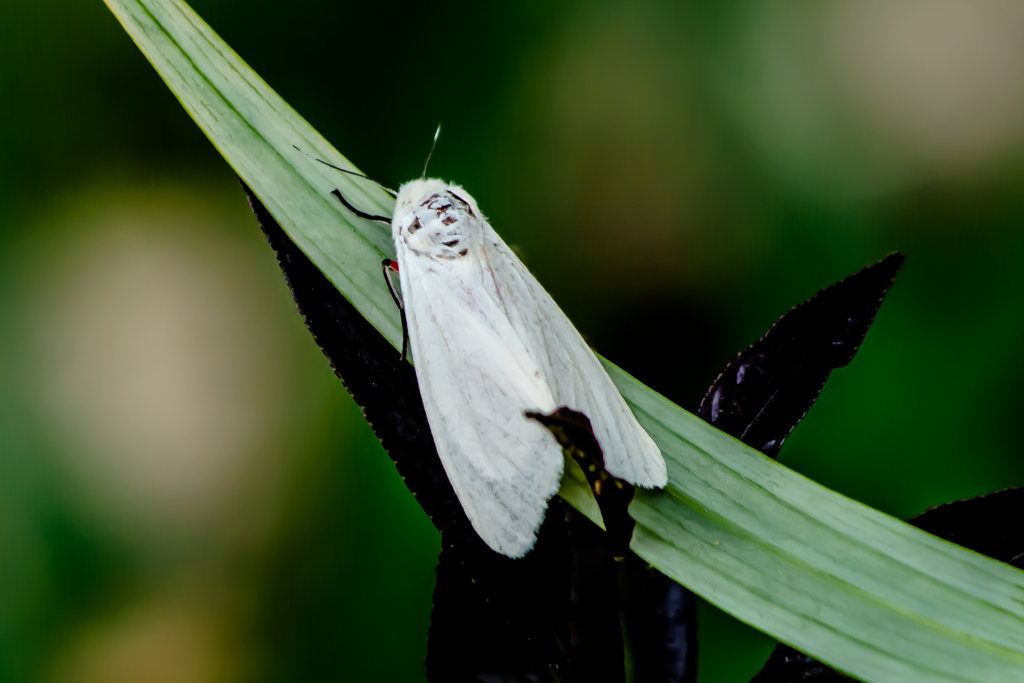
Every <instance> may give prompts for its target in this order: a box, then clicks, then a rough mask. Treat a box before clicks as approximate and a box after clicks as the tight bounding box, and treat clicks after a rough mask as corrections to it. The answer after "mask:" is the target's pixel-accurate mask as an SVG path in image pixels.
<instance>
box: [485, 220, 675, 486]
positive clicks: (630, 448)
mask: <svg viewBox="0 0 1024 683" xmlns="http://www.w3.org/2000/svg"><path fill="white" fill-rule="evenodd" d="M484 231H485V232H484V245H483V246H484V255H485V256H484V258H485V261H486V266H487V269H488V270H489V272H490V275H491V280H492V286H493V288H494V290H495V291H496V293H497V299H498V300H499V301H500V302H502V305H503V307H504V312H505V317H506V318H507V319H508V320H509V322H510V323H511V325H512V327H513V328H514V329H515V331H516V335H517V336H518V337H519V338H520V339H521V340H522V341H523V343H524V344H525V345H526V347H527V349H528V350H529V352H530V354H531V356H532V357H533V358H535V359H537V363H538V365H539V366H540V370H541V374H542V376H543V377H544V378H545V380H546V381H547V384H548V386H549V387H551V391H552V394H553V395H554V399H555V402H556V403H557V404H558V405H565V406H568V407H570V408H572V409H574V410H578V411H580V412H582V413H584V414H586V415H587V417H589V418H590V422H591V426H592V427H593V429H594V436H595V437H597V442H598V444H600V446H601V450H602V451H603V452H604V459H605V466H606V467H607V469H608V471H609V472H610V473H611V474H613V475H615V476H617V477H620V478H622V479H625V480H626V481H628V482H630V483H632V484H636V485H638V486H643V487H647V488H661V487H663V486H665V484H666V483H668V473H667V470H666V468H665V459H664V458H663V457H662V455H661V450H660V449H659V448H658V446H657V444H655V443H654V440H653V439H651V437H650V436H649V435H648V434H647V432H646V431H645V430H644V428H643V427H641V426H640V423H639V422H637V419H636V417H635V416H634V415H633V412H632V411H631V410H630V409H629V406H627V405H626V401H625V400H624V399H623V398H622V395H621V394H619V391H618V389H617V388H616V387H615V385H614V384H613V383H612V380H611V378H610V377H609V376H608V373H607V372H606V371H605V369H604V367H603V366H602V365H601V362H600V361H599V360H598V359H597V356H596V355H595V354H594V352H593V351H592V350H591V348H590V347H589V346H588V345H587V343H586V342H585V341H584V340H583V337H582V336H580V333H579V332H578V331H577V330H576V328H575V327H574V326H573V324H572V323H571V322H570V321H569V319H568V318H567V317H566V315H565V313H563V312H562V309H560V308H559V307H558V304H556V303H555V301H554V299H552V298H551V295H549V294H548V293H547V292H546V291H545V290H544V288H543V287H542V286H541V285H540V283H539V282H537V279H536V278H535V277H534V276H533V275H532V274H531V273H530V271H529V270H527V269H526V266H524V265H523V263H522V261H520V260H519V258H518V257H517V256H516V255H515V254H514V253H513V252H512V250H511V249H509V247H508V246H507V245H506V244H505V242H504V241H503V240H502V239H501V237H499V236H498V234H497V233H496V232H494V230H493V229H492V228H491V227H490V225H487V224H486V223H485V224H484Z"/></svg>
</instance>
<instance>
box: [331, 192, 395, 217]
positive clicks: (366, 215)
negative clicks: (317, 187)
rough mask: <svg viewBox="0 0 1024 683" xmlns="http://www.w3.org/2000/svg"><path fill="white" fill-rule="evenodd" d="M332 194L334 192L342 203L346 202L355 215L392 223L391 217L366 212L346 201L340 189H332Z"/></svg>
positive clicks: (347, 207) (346, 205) (346, 206)
mask: <svg viewBox="0 0 1024 683" xmlns="http://www.w3.org/2000/svg"><path fill="white" fill-rule="evenodd" d="M331 194H333V195H334V196H335V197H337V198H338V201H340V202H341V203H342V204H344V205H345V208H346V209H348V210H349V211H351V212H352V213H354V214H355V215H357V216H359V217H360V218H365V219H366V220H368V221H380V222H381V223H387V224H388V225H390V224H391V219H390V218H388V217H387V216H374V215H373V214H371V213H366V212H365V211H360V210H359V209H357V208H356V207H354V206H352V205H351V204H349V203H348V202H346V201H345V198H344V197H342V196H341V191H340V190H331Z"/></svg>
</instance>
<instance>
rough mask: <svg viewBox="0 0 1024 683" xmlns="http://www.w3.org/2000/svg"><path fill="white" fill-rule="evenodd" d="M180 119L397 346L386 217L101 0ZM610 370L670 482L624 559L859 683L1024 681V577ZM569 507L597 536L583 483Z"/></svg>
mask: <svg viewBox="0 0 1024 683" xmlns="http://www.w3.org/2000/svg"><path fill="white" fill-rule="evenodd" d="M106 2H107V5H108V6H109V7H110V9H111V10H112V11H113V12H114V14H115V15H116V16H117V18H118V19H119V20H120V21H121V23H122V25H123V26H124V27H125V29H126V31H127V32H128V33H129V35H130V36H131V37H132V39H133V40H134V41H135V43H136V44H137V45H138V46H139V48H140V50H142V52H143V53H144V54H145V55H146V57H147V58H148V59H149V60H150V62H151V63H152V64H153V66H154V67H155V68H156V70H157V72H158V73H159V74H160V76H161V78H163V80H164V81H165V83H167V85H168V87H169V88H170V89H171V90H172V92H174V94H175V96H176V97H177V98H178V99H179V101H180V102H181V103H182V105H183V106H184V107H185V109H186V111H187V112H188V113H189V115H190V116H191V117H192V118H193V119H194V120H195V121H196V123H197V124H198V125H199V126H200V128H201V129H202V130H203V132H204V133H205V134H206V135H207V137H209V138H210V140H211V141H212V142H213V143H214V145H215V146H216V147H217V149H218V151H220V153H221V154H222V155H223V156H224V158H225V159H226V160H227V161H228V163H229V164H230V165H231V166H232V168H233V169H234V170H235V171H236V172H237V173H238V175H239V176H241V177H242V178H243V179H244V180H245V182H246V183H247V184H248V185H249V186H250V187H251V188H252V189H253V191H254V192H255V193H256V195H257V196H258V197H259V198H260V199H261V201H262V202H263V203H264V204H265V205H266V206H267V208H268V209H269V210H270V212H271V213H272V214H273V215H274V217H275V218H276V219H277V220H278V222H279V223H280V224H281V226H282V227H283V228H284V230H285V231H286V232H287V233H288V235H289V237H290V238H291V239H292V240H293V241H295V243H296V244H297V245H298V246H299V247H300V248H301V249H302V250H303V251H304V252H305V253H306V254H307V255H308V256H309V257H310V258H311V260H312V261H313V262H314V263H315V264H316V265H317V267H318V268H320V269H321V270H322V271H323V273H324V274H325V275H326V276H327V277H328V278H329V279H330V280H331V282H333V283H334V284H335V286H337V287H338V289H339V291H341V292H342V294H343V295H344V296H345V297H346V298H348V299H349V301H351V302H352V303H353V304H354V305H355V306H356V308H357V309H358V310H359V311H360V312H361V313H362V314H363V315H364V316H365V317H366V318H367V319H368V320H369V321H370V322H371V323H372V324H373V325H374V327H376V328H377V329H378V330H379V331H380V332H381V333H382V334H384V335H385V337H386V338H387V339H388V340H389V341H391V343H392V344H394V345H396V346H398V345H399V344H400V343H401V326H400V322H399V317H398V312H397V310H396V309H395V307H394V305H393V303H392V301H391V298H390V295H389V294H388V292H387V289H386V287H385V285H384V282H383V279H382V278H381V275H380V269H379V268H380V260H381V258H383V257H385V256H386V257H392V256H393V254H394V252H393V248H392V245H391V242H390V237H389V234H388V230H387V229H386V228H384V227H381V226H379V225H377V224H375V223H372V222H368V221H363V220H360V219H358V218H355V217H353V216H351V215H350V214H349V213H348V212H347V211H346V210H345V209H344V208H343V207H341V206H340V204H339V203H338V202H337V200H335V199H334V198H333V197H331V195H330V191H331V190H333V189H334V188H339V189H340V190H341V191H342V192H343V193H344V194H345V196H346V197H347V198H348V199H349V201H351V202H352V203H353V204H354V205H356V206H358V207H360V208H362V209H363V210H366V211H370V212H373V213H378V214H383V215H388V214H389V213H390V209H391V206H392V203H393V202H392V200H391V199H390V197H388V195H387V194H386V193H384V192H383V191H382V190H381V189H380V188H378V187H377V186H375V185H373V184H372V183H369V182H367V181H363V180H360V179H355V178H352V177H351V176H347V175H344V174H340V173H338V172H336V171H334V170H331V169H329V168H328V167H326V166H323V165H322V164H318V163H316V162H314V161H312V160H310V159H309V158H307V157H306V156H304V155H303V154H302V153H301V152H299V151H297V150H296V149H294V147H293V146H298V147H300V148H301V149H302V150H303V151H305V152H307V153H308V154H310V155H313V156H316V157H318V158H320V159H324V160H325V161H328V162H330V163H332V164H335V165H337V166H341V167H343V168H350V169H353V170H355V168H354V167H353V166H352V165H351V164H350V163H349V162H348V161H347V160H346V159H345V158H344V157H343V156H342V155H341V154H339V153H338V152H337V151H336V150H334V149H333V147H331V145H330V144H329V143H328V142H327V141H326V140H324V139H323V137H322V136H320V135H319V133H317V132H316V131H315V130H314V129H313V128H312V127H311V126H310V125H309V124H308V123H307V122H306V121H305V120H304V119H302V117H301V116H299V115H298V114H297V113H296V112H295V111H294V110H293V109H292V108H291V107H290V106H288V104H287V103H285V102H284V101H283V100H282V99H281V98H280V97H279V96H278V95H277V94H276V93H275V92H274V91H273V90H272V89H271V88H270V87H269V86H268V85H267V84H266V83H264V82H263V81H262V79H260V78H259V77H258V76H257V75H256V74H255V73H253V72H252V71H251V70H250V69H249V68H248V67H247V66H246V65H245V63H244V62H243V61H242V60H241V59H240V58H239V57H238V56H237V55H236V54H235V53H234V52H233V51H232V50H231V49H230V48H229V47H228V46H227V45H226V44H224V43H223V41H221V40H220V39H219V38H218V37H217V35H216V34H215V33H214V32H213V31H212V30H211V29H210V27H209V26H207V25H206V24H205V23H204V22H203V21H202V20H201V19H200V18H199V17H198V16H197V15H196V14H195V13H194V12H193V11H192V10H191V9H190V8H189V7H188V6H187V5H186V4H184V3H182V2H179V1H177V0H106ZM607 367H608V370H609V372H610V374H611V376H612V378H613V380H614V381H615V382H616V384H617V386H618V387H619V389H620V391H621V392H622V394H623V396H625V397H626V400H627V401H628V402H629V403H630V405H631V407H632V408H633V409H634V411H635V412H636V413H637V416H638V418H639V419H640V421H641V423H642V424H643V425H644V427H645V428H647V429H648V431H649V432H650V434H651V436H652V437H653V438H654V439H655V440H656V441H657V442H658V444H659V445H660V447H661V448H662V451H663V453H664V454H665V457H666V461H667V463H668V466H669V473H670V482H669V487H668V488H667V489H666V491H664V492H641V493H640V494H639V495H638V496H637V500H636V501H635V502H634V503H633V505H632V507H631V512H632V514H633V516H634V517H635V518H636V519H637V522H638V526H637V530H636V533H635V535H634V540H633V546H632V547H633V548H634V550H635V551H636V552H637V553H638V554H640V555H641V556H642V557H644V558H645V559H646V560H648V561H649V562H651V563H652V564H654V565H655V566H656V567H658V568H659V569H660V570H662V571H663V572H665V573H666V574H668V575H670V576H672V577H673V578H675V579H676V580H678V581H680V582H681V583H683V584H685V585H687V586H688V587H689V588H691V589H692V590H694V591H695V592H697V593H699V594H700V595H702V596H704V597H705V598H706V599H708V600H709V601H710V602H712V603H714V604H715V605H718V606H719V607H721V608H722V609H724V610H725V611H727V612H729V613H731V614H733V615H734V616H736V617H737V618H739V619H741V620H743V621H745V622H747V623H749V624H751V625H752V626H754V627H756V628H759V629H761V630H763V631H765V632H766V633H769V634H770V635H772V636H774V637H776V638H778V639H780V640H783V641H784V642H787V643H789V644H791V645H793V646H794V647H797V648H799V649H801V650H803V651H805V652H807V653H808V654H810V655H813V656H814V657H816V658H818V659H820V660H822V661H824V662H827V663H828V664H830V665H832V666H835V667H836V668H838V669H841V670H844V671H846V672H848V673H850V674H852V675H854V676H857V677H858V678H861V679H863V680H865V681H872V682H879V683H880V682H882V681H969V682H974V681H976V682H977V683H991V682H996V681H1021V680H1024V572H1022V571H1019V570H1016V569H1014V568H1012V567H1010V566H1009V565H1006V564H1002V563H999V562H996V561H994V560H991V559H989V558H985V557H983V556H981V555H978V554H976V553H973V552H970V551H967V550H964V549H962V548H960V547H958V546H955V545H953V544H950V543H947V542H945V541H941V540H939V539H937V538H935V537H932V536H930V535H928V534H926V533H924V532H922V531H920V530H917V529H914V528H913V527H911V526H909V525H907V524H905V523H903V522H901V521H899V520H896V519H894V518H892V517H889V516H887V515H884V514H882V513H880V512H878V511H875V510H872V509H871V508H868V507H866V506H864V505H861V504H860V503H857V502H855V501H852V500H850V499H847V498H845V497H843V496H841V495H839V494H837V493H835V492H833V491H829V490H828V489H825V488H824V487H822V486H820V485H818V484H816V483H814V482H812V481H810V480H808V479H806V478H804V477H802V476H801V475H799V474H797V473H795V472H792V471H791V470H788V469H787V468H785V467H783V466H781V465H779V464H777V463H775V462H773V461H771V460H770V459H768V458H766V457H764V456H763V455H761V454H760V453H758V452H756V451H754V450H753V449H751V448H749V447H747V446H745V445H743V444H742V443H741V442H739V441H737V440H736V439H733V438H732V437H730V436H728V435H726V434H724V433H722V432H720V431H718V430H716V429H714V428H713V427H710V426H709V425H707V424H706V423H704V422H703V421H701V420H700V419H699V418H697V417H696V416H693V415H691V414H689V413H687V412H685V411H683V410H682V409H680V408H678V407H677V406H675V405H673V404H671V403H670V402H669V401H667V400H666V399H664V398H663V397H661V396H659V395H658V394H656V393H655V392H653V391H651V390H650V389H647V388H646V387H644V386H643V385H641V384H639V383H638V382H636V381H635V380H633V379H632V378H630V377H629V376H628V375H626V374H625V373H624V372H622V371H621V370H619V369H618V368H616V367H614V366H612V365H611V364H607ZM561 493H562V495H563V497H564V498H566V499H567V500H569V501H570V502H571V503H573V504H574V505H576V506H577V507H579V508H580V509H581V510H582V511H583V512H584V513H585V514H587V515H588V516H590V517H591V518H593V519H596V520H600V516H599V513H598V512H597V509H596V505H595V504H594V501H593V498H592V496H591V495H590V490H589V487H587V485H586V483H585V480H583V478H582V473H581V472H580V471H579V470H578V467H574V463H570V464H569V466H568V467H567V476H566V478H565V480H564V482H563V487H562V491H561Z"/></svg>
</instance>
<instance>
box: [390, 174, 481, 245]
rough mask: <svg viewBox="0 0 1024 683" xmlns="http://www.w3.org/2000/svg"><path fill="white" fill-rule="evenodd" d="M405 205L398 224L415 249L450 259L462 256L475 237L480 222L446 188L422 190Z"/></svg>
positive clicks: (476, 239) (466, 205)
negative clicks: (424, 193)
mask: <svg viewBox="0 0 1024 683" xmlns="http://www.w3.org/2000/svg"><path fill="white" fill-rule="evenodd" d="M409 208H410V210H409V214H408V215H407V216H404V217H403V220H402V222H401V224H400V226H399V228H400V233H401V237H402V238H403V239H404V240H405V241H406V243H407V244H408V245H409V247H410V248H412V249H413V250H415V251H417V252H420V253H422V254H427V255H430V256H433V257H434V258H440V259H446V260H454V259H459V258H462V257H463V256H466V254H468V253H469V250H470V248H471V247H472V246H473V244H474V243H475V242H477V241H478V240H479V233H480V224H479V222H478V221H477V220H476V216H475V215H474V214H473V209H472V207H471V206H470V205H469V203H468V202H466V201H465V200H463V199H462V198H460V197H459V196H458V195H456V194H454V193H453V192H451V191H450V190H444V191H440V192H431V193H429V194H426V196H423V197H420V198H418V199H417V200H416V201H415V202H413V204H412V206H410V207H409Z"/></svg>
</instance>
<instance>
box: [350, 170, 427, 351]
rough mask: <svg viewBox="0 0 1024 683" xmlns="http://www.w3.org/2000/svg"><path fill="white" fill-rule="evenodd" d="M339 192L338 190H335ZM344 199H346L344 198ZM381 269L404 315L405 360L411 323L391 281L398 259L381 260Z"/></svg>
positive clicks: (403, 343) (403, 349)
mask: <svg viewBox="0 0 1024 683" xmlns="http://www.w3.org/2000/svg"><path fill="white" fill-rule="evenodd" d="M335 192H337V190H335ZM342 201H345V200H344V199H342ZM380 266H381V269H382V270H383V271H384V281H385V282H387V283H388V291H389V292H391V298H392V299H394V300H395V305H396V306H398V312H399V313H400V314H401V315H402V356H401V357H400V358H399V360H405V359H406V355H407V353H408V351H409V325H408V324H407V323H406V322H405V306H403V305H402V300H401V299H399V298H398V292H397V291H395V284H394V282H392V281H391V273H393V272H396V273H397V272H398V261H392V260H391V259H389V258H386V259H384V260H383V261H381V264H380Z"/></svg>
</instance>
